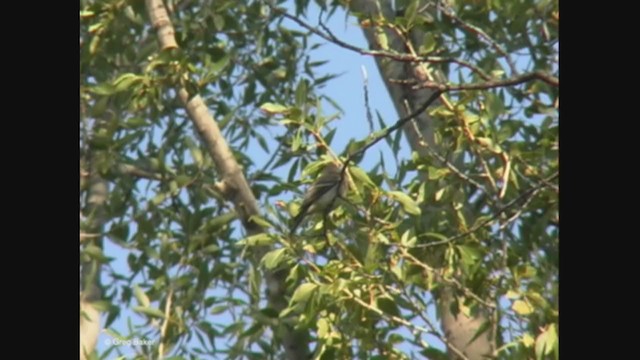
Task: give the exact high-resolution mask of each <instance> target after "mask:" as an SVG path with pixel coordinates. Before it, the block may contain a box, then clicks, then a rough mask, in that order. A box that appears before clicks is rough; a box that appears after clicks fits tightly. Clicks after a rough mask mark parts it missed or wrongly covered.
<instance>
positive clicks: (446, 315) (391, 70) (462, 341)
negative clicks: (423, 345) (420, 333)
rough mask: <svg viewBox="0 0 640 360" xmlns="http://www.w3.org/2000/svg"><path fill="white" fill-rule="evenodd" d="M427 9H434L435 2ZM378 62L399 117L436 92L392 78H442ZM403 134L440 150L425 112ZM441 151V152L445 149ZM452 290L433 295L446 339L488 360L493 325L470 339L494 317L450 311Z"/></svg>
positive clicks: (361, 4) (373, 5) (369, 6)
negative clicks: (415, 87)
mask: <svg viewBox="0 0 640 360" xmlns="http://www.w3.org/2000/svg"><path fill="white" fill-rule="evenodd" d="M426 3H427V1H423V2H422V4H421V5H420V6H418V8H423V6H422V5H425V4H426ZM428 9H430V10H432V9H435V3H434V4H433V5H432V6H431V7H429V8H428ZM350 10H351V11H353V12H358V13H360V14H363V15H364V16H365V18H371V19H375V18H376V17H379V16H383V17H384V18H386V19H388V20H389V21H393V19H394V18H395V12H394V10H393V8H392V6H391V2H390V0H354V1H351V2H350ZM362 30H363V32H364V35H365V38H366V39H367V42H368V43H369V46H370V48H371V49H380V47H379V45H378V41H377V40H376V34H375V27H374V26H371V27H363V28H362ZM385 33H386V36H387V39H388V46H389V49H390V50H395V51H397V52H399V53H407V51H408V50H409V49H408V48H407V46H406V44H405V40H404V39H402V38H400V36H398V34H397V33H396V32H393V31H390V30H389V29H385ZM423 36H424V34H422V33H421V32H418V31H415V30H414V31H412V33H411V43H412V44H420V43H422V38H423ZM376 62H377V64H378V70H379V71H380V74H381V75H382V78H383V79H384V82H385V84H386V87H387V90H388V91H389V95H390V96H391V99H392V100H393V104H394V105H395V108H396V111H397V112H398V114H399V116H400V117H405V116H407V115H409V114H410V113H411V112H413V111H415V109H417V108H419V107H420V106H421V105H422V104H424V103H425V102H426V100H427V99H428V98H429V96H431V95H432V94H433V91H432V90H428V89H422V90H419V91H416V90H412V89H410V88H409V86H406V85H401V84H398V83H393V82H391V81H390V80H391V79H396V80H397V79H414V80H416V81H418V82H421V81H426V80H432V81H433V80H434V79H442V78H443V76H442V75H441V74H439V73H438V71H437V69H433V68H429V67H428V66H427V64H424V63H415V62H400V61H395V60H391V59H387V58H382V57H377V58H376ZM436 103H437V102H436ZM404 133H405V135H406V137H407V139H408V142H409V145H410V146H411V149H412V150H414V151H416V152H418V154H420V155H421V156H427V155H428V151H427V148H426V147H425V146H423V145H421V141H422V140H424V142H426V143H427V144H428V146H429V147H431V148H432V149H433V150H435V151H438V144H436V142H435V137H434V124H433V121H432V119H431V117H430V116H429V115H428V114H427V112H426V111H425V112H424V113H423V114H421V115H420V116H418V117H416V119H415V126H414V125H413V124H411V122H409V123H408V124H407V125H406V126H405V128H404ZM438 152H439V153H442V151H438ZM426 211H427V212H428V211H429V210H428V208H427V209H426ZM453 293H454V289H453V288H451V287H447V286H444V288H443V290H442V291H440V292H439V293H435V294H434V297H435V298H436V300H437V305H438V308H439V313H440V314H441V316H440V317H441V325H442V328H443V330H444V335H445V336H446V338H447V341H448V342H450V344H451V345H452V346H454V347H455V348H456V349H457V350H459V352H461V353H462V354H464V355H465V356H466V357H467V358H468V359H470V360H476V359H478V360H479V359H485V356H487V355H491V354H492V353H493V350H494V349H495V338H494V334H493V332H492V331H491V329H493V326H490V327H489V330H487V331H485V332H484V333H483V334H481V335H480V336H478V337H477V338H476V339H475V340H474V341H473V342H470V341H471V339H472V338H473V337H474V336H475V335H476V332H477V330H478V329H479V328H480V326H482V324H484V323H485V322H487V321H490V320H491V316H490V315H489V314H487V313H485V312H482V311H480V312H478V313H477V314H476V315H475V316H473V317H467V316H465V315H463V314H462V313H458V314H457V316H454V315H453V314H452V313H451V311H450V308H451V305H452V304H454V302H455V301H456V299H455V297H454V296H453ZM449 356H450V358H451V359H458V358H460V356H458V355H456V353H455V351H451V348H449Z"/></svg>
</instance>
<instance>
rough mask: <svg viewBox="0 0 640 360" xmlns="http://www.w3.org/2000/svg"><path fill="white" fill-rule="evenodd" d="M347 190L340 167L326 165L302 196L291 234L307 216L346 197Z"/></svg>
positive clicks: (333, 164) (344, 177)
mask: <svg viewBox="0 0 640 360" xmlns="http://www.w3.org/2000/svg"><path fill="white" fill-rule="evenodd" d="M347 189H348V184H347V179H346V176H345V173H343V172H342V166H341V165H339V164H338V163H335V162H330V163H328V164H327V165H326V166H325V167H324V169H322V173H321V174H320V176H319V177H318V179H317V180H316V181H315V182H314V183H313V184H312V185H311V186H310V187H309V189H308V190H307V192H306V194H305V195H304V200H303V201H302V206H301V207H300V211H299V212H298V215H296V216H295V217H294V219H293V226H292V227H291V234H293V233H294V232H295V231H296V229H297V228H298V226H300V224H301V223H302V220H303V219H304V218H305V217H306V216H307V215H309V214H312V213H316V212H320V211H325V210H328V207H330V206H333V205H334V204H335V203H336V199H337V198H338V197H344V196H345V195H346V192H347Z"/></svg>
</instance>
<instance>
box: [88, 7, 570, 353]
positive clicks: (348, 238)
mask: <svg viewBox="0 0 640 360" xmlns="http://www.w3.org/2000/svg"><path fill="white" fill-rule="evenodd" d="M319 3H320V6H322V7H323V8H324V9H326V10H327V11H329V12H333V11H336V9H337V8H340V7H341V6H342V5H340V4H338V2H334V3H333V4H326V3H325V2H319ZM449 3H450V4H449V5H446V6H447V7H446V8H443V9H441V10H440V11H438V12H436V13H435V14H436V15H434V12H431V11H418V10H421V6H422V2H419V1H415V0H407V1H403V2H398V7H397V8H396V9H395V10H396V14H398V16H397V17H396V18H395V20H394V21H393V22H391V23H387V24H377V25H375V26H381V27H386V28H387V29H388V28H392V29H396V30H398V31H399V32H400V33H406V32H408V31H411V30H420V31H423V32H424V33H425V34H427V35H425V36H424V37H423V43H422V44H420V45H419V46H416V52H417V55H419V56H427V57H429V56H432V57H433V56H436V57H439V58H455V59H458V60H461V61H463V62H465V63H468V64H473V67H469V66H464V65H461V64H460V62H433V63H429V66H432V67H433V68H434V69H438V70H441V71H443V72H444V73H445V74H447V75H448V79H449V80H448V81H445V83H447V84H448V85H451V84H460V85H465V84H471V83H482V82H487V81H495V80H501V79H509V78H513V77H515V76H517V75H519V74H522V73H529V72H534V71H541V72H544V73H546V74H549V75H550V76H557V73H558V68H557V38H558V34H557V26H558V21H559V15H558V14H559V13H558V3H557V1H546V0H538V1H533V0H524V1H500V0H491V1H451V2H449ZM165 4H166V6H167V8H168V9H169V14H170V18H171V21H172V23H173V25H174V27H175V31H176V39H177V41H178V43H179V45H180V48H179V49H176V50H173V51H159V49H158V45H157V38H156V34H155V31H154V30H153V29H151V28H150V26H149V20H148V16H147V10H146V9H145V6H144V2H142V1H137V0H136V1H126V0H99V1H98V0H96V1H90V0H84V1H81V13H80V18H81V27H80V32H81V57H80V65H81V85H80V99H81V115H82V118H81V128H82V135H83V136H82V138H81V141H80V143H81V144H80V145H81V157H82V159H81V163H82V164H83V166H84V168H85V169H87V171H90V172H91V173H92V175H99V176H101V177H103V178H105V179H107V180H108V181H109V184H110V190H109V200H108V204H107V207H106V209H105V215H104V216H105V217H106V219H107V223H106V226H105V228H104V237H105V239H106V240H107V241H108V243H109V244H110V245H109V246H110V247H111V249H113V248H114V246H115V248H117V249H118V250H117V251H114V254H118V256H122V258H115V257H112V256H114V254H111V253H109V252H108V251H107V250H106V249H102V248H100V247H99V246H97V245H96V244H95V243H93V242H89V243H88V244H87V245H85V246H83V247H82V254H81V256H83V257H85V258H90V259H94V260H96V261H98V262H99V263H100V264H101V265H102V268H103V269H104V274H103V276H102V283H103V287H104V292H103V293H104V294H105V296H104V300H105V301H106V305H105V308H106V309H107V313H108V314H107V324H106V327H107V328H108V332H109V334H110V336H111V337H112V338H113V339H120V340H126V339H154V341H152V342H151V343H150V344H138V345H137V346H134V347H133V348H135V350H136V352H137V354H138V355H140V356H152V357H155V356H156V355H157V354H158V352H159V347H162V348H163V349H164V350H163V351H164V354H165V355H172V356H175V358H176V359H182V358H184V359H186V358H203V357H206V356H223V357H225V358H230V359H234V358H248V359H264V358H281V349H280V348H279V347H278V346H279V345H280V344H278V343H277V341H276V340H277V339H278V336H279V334H277V333H274V331H275V330H274V329H276V327H274V325H275V324H276V323H278V322H280V321H283V322H285V323H288V324H290V325H291V326H293V327H296V328H300V329H306V330H308V331H309V332H310V333H311V334H312V336H313V342H312V343H311V344H309V345H310V346H311V348H312V350H313V351H314V358H317V359H335V358H339V359H342V358H363V359H364V358H367V359H370V358H380V359H382V358H385V359H408V358H412V357H417V356H418V354H421V355H422V356H427V357H429V358H434V359H438V358H444V357H445V355H444V352H443V351H444V350H445V348H444V345H443V336H442V334H441V331H440V330H439V328H438V326H437V319H438V317H439V316H440V315H439V314H438V315H435V314H436V313H438V312H441V311H442V309H436V307H435V305H434V300H433V296H432V295H433V294H437V293H438V292H439V291H441V289H442V287H443V285H447V286H452V287H453V288H454V289H455V290H456V291H455V294H454V296H455V298H456V299H457V301H456V306H454V307H452V309H451V311H453V312H454V313H458V312H462V313H465V314H473V313H474V312H478V311H488V312H491V313H492V314H495V316H496V318H497V319H498V320H499V321H498V323H497V324H495V326H497V328H498V331H497V333H498V334H499V341H498V346H499V347H498V349H496V354H495V355H496V356H497V357H499V358H509V359H516V358H518V359H519V358H522V359H524V358H527V359H528V358H532V357H536V358H538V359H541V358H546V357H557V356H558V355H557V352H558V338H557V327H558V325H557V324H558V256H559V254H558V246H557V245H558V231H559V229H558V227H559V218H558V185H557V173H558V167H559V163H558V115H557V107H558V89H557V86H553V85H551V84H549V83H548V82H545V81H540V80H536V81H529V82H524V83H520V84H515V85H512V86H499V87H491V88H486V89H482V90H467V89H462V90H460V91H457V92H449V93H447V94H446V96H447V97H448V99H449V106H448V105H447V103H442V104H440V105H439V106H436V107H432V108H430V109H429V110H428V111H429V113H430V115H431V116H432V117H433V118H434V123H435V124H436V131H435V133H436V136H435V141H436V144H437V145H438V149H431V151H432V153H431V156H428V157H425V156H422V155H419V153H418V152H413V153H411V154H410V156H409V157H406V158H403V157H402V151H403V150H402V148H403V147H404V145H402V144H401V143H400V142H399V141H400V140H399V139H400V138H399V136H398V137H396V134H397V133H395V134H393V136H392V137H389V138H387V139H386V140H387V147H388V149H387V150H388V151H389V152H391V153H392V154H393V155H394V157H395V158H396V159H400V163H399V164H398V167H397V168H394V169H391V170H389V169H388V166H387V165H386V164H384V163H383V161H380V162H378V163H377V164H375V165H374V166H369V167H367V166H365V163H364V162H363V161H362V157H356V158H355V159H354V160H355V161H354V163H352V164H350V167H349V171H348V178H347V179H348V181H349V182H350V185H351V189H350V192H349V195H348V196H347V199H343V200H341V202H340V206H339V207H338V209H337V210H336V211H334V212H332V213H331V214H328V215H326V216H318V217H317V218H316V221H315V222H314V223H313V224H312V225H311V226H310V227H309V229H308V230H307V231H305V234H304V235H303V236H297V237H291V236H289V234H288V229H287V223H288V220H289V219H290V217H291V214H292V213H294V210H295V209H293V208H294V207H295V205H296V204H297V202H296V201H292V202H291V203H290V204H285V203H284V202H283V201H282V200H281V199H282V198H286V197H287V192H289V191H291V190H293V189H297V188H298V187H299V185H301V182H300V180H299V176H298V175H297V174H299V173H300V172H302V173H303V174H305V175H307V174H309V173H314V171H315V170H317V168H316V167H317V164H318V161H317V159H318V158H319V157H322V156H327V154H330V153H334V152H335V153H338V155H342V159H343V160H344V159H345V158H347V156H348V155H349V154H351V153H353V152H355V151H357V149H360V148H362V146H364V145H365V144H366V143H367V142H368V141H371V138H368V139H354V140H353V141H352V143H351V144H350V145H349V146H348V147H347V149H346V150H345V151H344V152H343V153H341V154H340V153H339V152H338V151H337V150H336V149H332V146H331V145H332V140H333V137H334V135H335V130H336V128H337V127H336V126H335V125H334V123H333V120H335V118H336V116H339V115H335V114H329V115H327V110H326V104H327V103H336V104H340V101H339V99H338V100H336V99H329V98H327V97H326V96H325V95H323V94H322V86H323V85H324V84H326V83H327V82H328V81H332V80H333V79H334V77H335V76H334V75H333V74H323V73H322V72H321V71H319V67H320V66H322V64H323V62H322V61H318V60H317V59H316V58H317V57H319V56H320V57H321V56H322V49H321V48H320V49H319V48H317V47H316V46H314V45H313V44H312V41H311V40H312V37H311V34H309V33H308V32H306V31H301V30H299V29H298V28H297V27H295V28H294V27H292V26H291V23H290V22H286V21H285V19H284V18H283V17H282V15H281V13H279V12H277V11H274V10H273V9H272V8H271V7H270V6H269V4H268V2H265V1H251V0H247V1H231V0H228V1H210V0H204V1H198V2H190V1H166V2H165ZM279 5H283V4H282V2H281V1H280V2H279ZM309 6H312V5H310V4H309V2H308V1H296V2H295V6H294V7H293V9H292V10H291V13H295V15H299V16H300V18H304V17H303V16H302V15H301V14H303V13H304V12H305V10H306V9H307V8H308V7H309ZM432 6H435V5H433V4H432ZM355 15H357V14H355ZM361 20H362V19H361ZM371 26H373V25H371ZM383 49H384V48H383ZM344 51H348V50H344ZM177 85H180V86H186V87H188V88H189V89H190V90H193V91H195V92H198V93H199V94H200V95H201V96H202V97H203V98H204V99H205V101H206V103H207V105H208V107H209V109H210V111H211V113H212V114H214V117H215V119H216V121H217V122H218V124H219V126H220V128H221V129H222V130H223V135H224V137H225V138H226V139H227V141H228V142H229V143H230V145H231V146H232V148H233V150H234V156H235V158H236V159H237V161H238V162H239V163H240V164H241V165H242V167H243V169H244V171H245V176H246V177H247V179H248V180H249V182H250V184H251V186H252V190H253V192H254V194H255V196H256V198H257V199H258V200H259V201H260V205H261V209H262V215H263V216H262V217H261V218H260V219H255V221H256V222H259V223H260V224H261V225H262V226H263V227H265V228H266V229H267V231H268V232H267V233H264V234H260V235H255V236H251V237H246V236H245V235H244V232H243V230H242V222H241V221H238V214H236V212H235V210H234V209H233V208H232V207H231V206H230V204H229V203H228V202H226V201H225V200H224V199H223V196H222V194H221V193H220V191H219V188H218V187H217V185H218V184H219V181H221V180H223V179H221V178H220V177H219V176H218V173H217V171H216V169H215V167H214V166H213V162H212V160H211V159H210V157H209V156H208V154H207V149H206V148H205V147H204V146H203V145H202V144H201V143H200V142H199V140H198V137H197V135H196V134H195V132H194V131H193V129H192V126H191V124H190V122H189V119H188V116H187V114H186V113H185V111H184V109H182V107H181V105H180V102H179V101H178V100H177V96H176V91H175V88H176V86H177ZM340 105H344V104H340ZM323 106H324V107H323ZM393 121H395V119H382V118H379V125H380V128H386V125H385V124H391V123H392V122H393ZM380 130H381V129H380ZM376 134H378V132H376ZM380 144H383V143H380ZM378 146H381V145H378ZM258 148H259V150H257V149H258ZM440 149H442V151H444V152H442V153H441V152H439V151H440ZM257 151H260V152H261V153H260V155H259V156H258V155H257V154H256V152H257ZM405 152H406V150H405ZM282 169H284V173H286V174H287V175H286V176H280V175H277V172H278V171H282ZM81 186H82V188H81V201H83V202H86V201H87V196H88V195H87V184H86V183H84V182H81ZM83 215H84V217H85V221H86V223H90V222H91V220H92V219H93V216H94V214H91V213H87V212H86V211H85V212H84V213H83ZM83 226H85V225H83ZM263 245H270V246H272V249H271V251H270V252H268V253H267V254H266V255H265V256H264V257H263V258H262V261H261V262H260V263H259V264H252V262H251V261H249V256H248V255H247V254H248V253H250V252H251V251H252V249H253V248H255V247H257V246H263ZM124 254H126V255H124ZM262 269H270V270H274V269H283V271H284V272H285V278H286V284H287V285H288V286H289V288H290V289H289V290H290V292H289V294H290V296H289V297H288V298H287V299H283V300H284V301H286V302H287V304H288V307H287V308H286V309H285V310H283V311H282V312H280V313H278V312H276V311H274V310H273V309H271V308H269V307H266V306H265V304H264V301H262V299H263V292H264V290H265V287H267V286H268V284H264V283H263V278H262V276H261V273H260V271H261V270H262ZM127 311H128V314H131V312H135V313H136V314H137V315H136V317H132V318H135V319H138V320H139V319H142V321H141V322H138V323H136V324H133V323H132V322H131V319H132V318H129V317H128V316H129V315H123V313H125V312H127ZM124 320H127V321H128V325H127V333H125V334H120V333H119V332H118V331H116V330H115V329H114V328H113V324H114V322H115V321H120V322H122V321H124ZM488 328H489V324H487V325H486V326H485V327H483V328H481V331H487V329H488ZM272 339H276V340H272ZM121 351H122V348H121V347H119V346H117V345H115V343H114V345H113V346H112V347H110V348H108V349H106V350H104V351H103V352H102V353H101V357H107V356H108V355H109V354H111V353H112V352H116V353H120V352H121Z"/></svg>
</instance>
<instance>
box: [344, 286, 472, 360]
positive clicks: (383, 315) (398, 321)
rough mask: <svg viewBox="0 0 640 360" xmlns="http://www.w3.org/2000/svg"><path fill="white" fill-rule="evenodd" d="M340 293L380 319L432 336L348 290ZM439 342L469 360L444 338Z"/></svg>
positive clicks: (426, 330) (424, 329)
mask: <svg viewBox="0 0 640 360" xmlns="http://www.w3.org/2000/svg"><path fill="white" fill-rule="evenodd" d="M342 291H344V292H345V293H346V294H347V295H348V296H349V298H350V299H352V300H353V301H355V302H357V303H358V304H360V305H361V306H362V307H364V308H366V309H368V310H371V311H373V312H374V313H376V314H378V315H379V316H380V317H382V318H385V319H387V320H388V321H391V322H395V323H397V324H400V325H404V326H406V327H408V328H409V329H412V330H414V331H420V332H422V333H425V334H430V335H433V331H430V330H429V329H426V328H424V327H422V326H419V325H414V324H412V323H411V322H409V321H407V320H405V319H403V318H401V317H398V316H395V315H387V314H385V313H384V312H383V311H382V310H380V309H378V308H377V307H373V306H371V305H369V304H367V303H366V302H364V301H363V300H362V299H360V298H358V297H357V296H355V295H354V294H353V293H352V292H351V291H349V289H343V290H342ZM434 329H436V328H435V327H434ZM441 340H442V341H443V342H444V343H445V344H446V345H448V346H451V349H452V350H453V352H455V353H456V355H458V356H459V357H460V358H461V359H466V360H469V358H467V357H466V356H465V355H464V354H463V353H462V351H460V350H458V349H457V348H455V347H454V346H453V345H452V344H451V343H449V341H447V340H446V339H445V338H442V339H441Z"/></svg>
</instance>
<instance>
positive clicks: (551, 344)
mask: <svg viewBox="0 0 640 360" xmlns="http://www.w3.org/2000/svg"><path fill="white" fill-rule="evenodd" d="M557 346H558V333H557V331H556V325H555V324H551V325H549V327H548V328H547V330H546V331H544V332H543V333H542V334H540V335H538V338H537V339H536V358H537V359H538V360H542V358H543V356H545V355H549V354H550V353H551V352H552V351H554V350H555V348H556V347H557Z"/></svg>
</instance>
